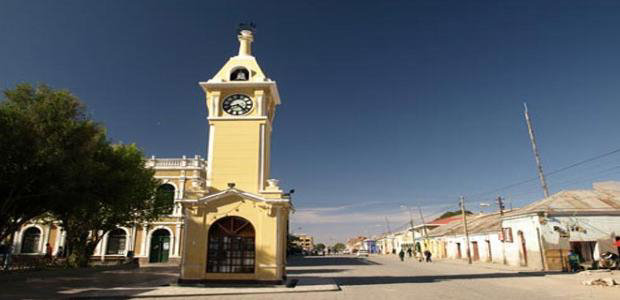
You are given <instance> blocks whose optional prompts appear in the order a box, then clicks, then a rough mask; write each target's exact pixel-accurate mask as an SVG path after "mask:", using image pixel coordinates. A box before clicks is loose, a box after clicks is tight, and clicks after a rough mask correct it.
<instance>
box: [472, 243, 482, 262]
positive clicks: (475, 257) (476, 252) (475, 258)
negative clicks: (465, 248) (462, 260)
mask: <svg viewBox="0 0 620 300" xmlns="http://www.w3.org/2000/svg"><path fill="white" fill-rule="evenodd" d="M471 246H472V248H473V249H474V260H480V253H479V252H478V242H471Z"/></svg>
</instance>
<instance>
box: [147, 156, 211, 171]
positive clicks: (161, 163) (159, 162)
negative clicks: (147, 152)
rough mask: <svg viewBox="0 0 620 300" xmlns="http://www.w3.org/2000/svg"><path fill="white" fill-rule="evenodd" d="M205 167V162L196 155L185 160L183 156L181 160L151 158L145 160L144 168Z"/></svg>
mask: <svg viewBox="0 0 620 300" xmlns="http://www.w3.org/2000/svg"><path fill="white" fill-rule="evenodd" d="M206 165H207V161H206V160H205V159H203V158H202V157H200V155H196V156H194V157H192V158H187V157H186V156H185V155H184V156H183V157H182V158H156V157H155V156H151V157H150V158H149V159H147V160H146V166H147V167H150V168H172V169H177V168H185V167H187V168H191V169H194V168H204V167H205V166H206Z"/></svg>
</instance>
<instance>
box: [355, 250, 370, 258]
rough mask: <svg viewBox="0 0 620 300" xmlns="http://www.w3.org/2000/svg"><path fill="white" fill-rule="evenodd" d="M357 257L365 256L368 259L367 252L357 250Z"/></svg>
mask: <svg viewBox="0 0 620 300" xmlns="http://www.w3.org/2000/svg"><path fill="white" fill-rule="evenodd" d="M357 256H366V257H368V250H358V251H357Z"/></svg>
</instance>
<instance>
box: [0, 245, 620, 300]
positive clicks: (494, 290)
mask: <svg viewBox="0 0 620 300" xmlns="http://www.w3.org/2000/svg"><path fill="white" fill-rule="evenodd" d="M290 261H291V266H290V267H289V271H288V274H289V277H290V278H292V279H297V280H299V285H298V286H296V287H294V288H287V287H284V286H258V287H257V286H253V287H252V286H232V287H231V286H210V287H178V286H174V285H171V284H172V283H174V282H175V281H176V278H177V270H178V269H177V268H176V267H148V268H140V269H129V270H127V269H119V270H106V271H89V270H67V271H58V272H48V271H46V272H31V273H29V274H28V273H23V274H19V275H12V276H6V274H2V276H3V277H2V279H3V280H2V282H1V283H0V290H1V291H2V294H1V296H0V298H2V299H24V298H46V299H50V298H76V297H77V298H80V297H85V298H91V297H92V298H151V297H152V298H155V297H157V298H159V297H166V299H188V298H192V299H200V298H206V299H269V300H272V299H413V298H415V299H502V300H510V299H518V300H523V299H545V300H549V299H618V295H619V294H620V288H619V287H618V286H616V287H588V286H583V285H581V281H582V280H585V279H587V278H588V277H585V276H583V275H577V274H566V273H553V274H551V273H542V272H535V271H525V270H518V269H512V270H503V269H502V268H501V266H493V265H484V264H474V265H471V266H469V265H467V264H463V263H460V262H453V261H440V262H434V263H418V262H415V261H413V260H406V261H405V262H400V261H399V260H398V259H397V258H396V257H395V256H371V257H370V258H357V257H354V256H326V257H305V258H301V257H294V258H291V259H290ZM605 276H607V275H605ZM334 287H335V288H334Z"/></svg>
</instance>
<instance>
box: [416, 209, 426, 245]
mask: <svg viewBox="0 0 620 300" xmlns="http://www.w3.org/2000/svg"><path fill="white" fill-rule="evenodd" d="M418 211H419V212H420V219H421V220H422V230H423V233H424V237H425V238H428V233H427V232H426V222H424V215H423V214H422V208H421V207H419V206H418Z"/></svg>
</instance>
